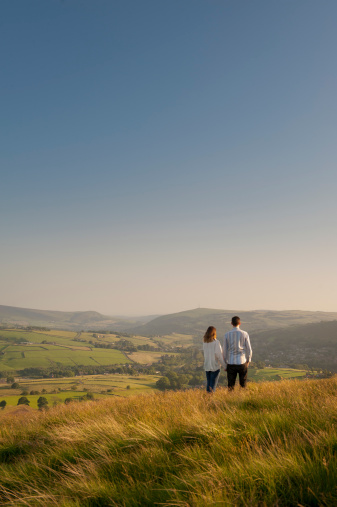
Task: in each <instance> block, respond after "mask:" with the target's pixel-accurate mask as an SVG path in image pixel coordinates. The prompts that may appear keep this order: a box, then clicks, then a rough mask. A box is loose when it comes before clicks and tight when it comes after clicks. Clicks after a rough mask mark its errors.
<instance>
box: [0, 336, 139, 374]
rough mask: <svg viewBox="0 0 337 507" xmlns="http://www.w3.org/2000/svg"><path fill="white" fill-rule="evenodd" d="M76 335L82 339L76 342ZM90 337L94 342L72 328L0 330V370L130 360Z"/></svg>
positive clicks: (110, 363)
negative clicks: (97, 346)
mask: <svg viewBox="0 0 337 507" xmlns="http://www.w3.org/2000/svg"><path fill="white" fill-rule="evenodd" d="M75 337H78V338H81V340H85V341H75V340H74V338H75ZM107 337H108V338H109V340H110V342H112V341H116V335H107ZM89 340H92V341H93V342H95V341H96V340H95V338H93V336H92V334H90V333H83V335H81V333H75V332H72V331H55V330H52V331H25V330H21V329H11V330H1V331H0V352H1V354H0V371H15V370H21V369H24V368H31V367H42V368H48V367H50V366H55V365H64V366H90V365H91V366H95V365H100V366H106V365H113V364H128V363H131V360H130V359H128V358H127V357H126V356H125V354H124V353H123V352H121V351H119V350H116V349H101V348H95V347H94V346H93V345H92V344H90V343H89ZM145 340H147V339H146V338H145ZM42 342H47V343H42Z"/></svg>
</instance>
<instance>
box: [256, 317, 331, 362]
mask: <svg viewBox="0 0 337 507" xmlns="http://www.w3.org/2000/svg"><path fill="white" fill-rule="evenodd" d="M251 342H252V346H253V348H254V358H255V359H256V358H257V357H258V358H260V359H263V360H266V361H267V362H268V360H271V361H272V362H274V363H275V360H278V361H279V362H280V363H286V364H293V363H298V364H304V363H305V364H308V365H309V366H316V367H319V368H322V369H328V370H331V371H337V320H334V321H330V322H320V323H313V324H306V325H304V326H293V327H288V328H283V329H272V330H266V331H259V332H253V333H251Z"/></svg>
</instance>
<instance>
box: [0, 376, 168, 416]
mask: <svg viewBox="0 0 337 507" xmlns="http://www.w3.org/2000/svg"><path fill="white" fill-rule="evenodd" d="M158 378H159V377H158V376H157V375H142V376H141V375H140V376H130V375H118V374H115V375H83V376H79V377H70V378H61V379H17V382H18V383H19V385H20V389H11V388H10V386H8V385H6V384H2V385H0V401H1V400H5V401H6V402H7V405H8V406H16V405H17V402H18V399H19V398H20V397H21V396H22V392H23V391H28V393H29V392H30V391H39V394H38V395H30V394H26V395H25V396H26V397H27V398H28V399H29V401H30V406H31V407H33V408H37V400H38V398H39V397H40V396H44V397H45V398H47V400H48V403H49V405H50V406H53V405H54V404H56V403H61V402H64V400H65V399H66V398H74V399H75V400H76V399H78V398H79V397H80V396H84V395H85V394H86V393H87V392H90V393H93V394H94V397H95V399H99V398H103V397H109V396H119V397H120V396H122V397H129V396H131V395H134V394H140V393H142V394H144V393H146V392H150V391H152V390H153V389H156V386H155V384H156V381H157V380H158ZM127 386H129V388H127ZM42 390H44V391H46V392H42ZM108 390H109V391H108Z"/></svg>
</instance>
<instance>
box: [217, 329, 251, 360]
mask: <svg viewBox="0 0 337 507" xmlns="http://www.w3.org/2000/svg"><path fill="white" fill-rule="evenodd" d="M223 358H224V361H225V363H226V364H244V363H246V362H247V361H249V362H250V361H251V358H252V347H251V345H250V339H249V335H248V333H246V331H242V330H241V329H240V328H239V327H234V328H233V329H232V331H229V332H228V333H226V334H225V337H224V341H223Z"/></svg>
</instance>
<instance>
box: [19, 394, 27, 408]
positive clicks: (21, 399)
mask: <svg viewBox="0 0 337 507" xmlns="http://www.w3.org/2000/svg"><path fill="white" fill-rule="evenodd" d="M29 403H30V401H29V399H28V398H26V396H21V398H19V400H18V405H28V406H29Z"/></svg>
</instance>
